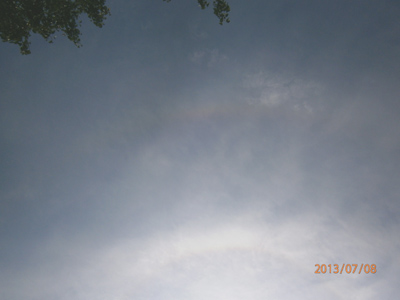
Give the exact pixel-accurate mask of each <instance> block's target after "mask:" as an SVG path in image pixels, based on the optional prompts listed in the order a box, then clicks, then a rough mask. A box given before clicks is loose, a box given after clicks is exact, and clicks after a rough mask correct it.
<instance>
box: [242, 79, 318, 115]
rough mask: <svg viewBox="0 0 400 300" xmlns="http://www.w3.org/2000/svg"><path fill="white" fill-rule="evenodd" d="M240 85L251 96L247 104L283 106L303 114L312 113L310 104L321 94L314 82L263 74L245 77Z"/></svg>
mask: <svg viewBox="0 0 400 300" xmlns="http://www.w3.org/2000/svg"><path fill="white" fill-rule="evenodd" d="M242 85H243V88H244V89H245V90H247V92H248V94H250V95H251V96H248V98H247V101H248V102H249V103H253V104H261V105H265V106H267V107H277V106H282V105H285V106H287V107H288V108H290V109H293V110H295V111H302V112H305V113H312V112H313V111H314V107H313V104H312V103H314V102H315V101H316V100H318V97H319V96H320V95H321V92H322V86H321V85H320V84H318V83H316V82H307V81H304V80H301V79H297V78H295V77H294V76H278V75H273V74H268V73H264V72H258V73H254V74H247V75H245V76H244V79H243V83H242Z"/></svg>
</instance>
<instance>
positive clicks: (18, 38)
mask: <svg viewBox="0 0 400 300" xmlns="http://www.w3.org/2000/svg"><path fill="white" fill-rule="evenodd" d="M163 1H166V2H171V0H163ZM105 2H106V0H0V37H1V39H2V41H3V42H9V43H13V44H17V45H18V46H19V47H20V51H21V53H22V54H30V53H31V51H30V50H29V45H30V42H29V38H30V36H31V33H32V32H33V33H37V34H40V35H41V36H42V37H43V38H44V39H45V40H46V41H48V42H49V43H52V42H53V40H54V39H55V33H56V32H62V33H63V35H66V36H67V38H68V39H69V40H71V41H72V42H73V43H74V44H75V45H76V46H77V47H80V46H81V43H80V41H81V40H80V35H81V32H80V30H79V28H80V26H81V23H82V21H81V20H80V16H81V15H82V14H86V15H87V16H88V18H89V20H90V21H91V22H92V23H93V24H94V25H96V26H97V27H100V28H101V27H102V26H103V25H104V21H105V20H106V18H107V16H109V15H110V9H109V8H108V7H107V6H106V3H105ZM197 2H198V3H199V5H200V7H201V8H202V9H205V8H206V7H208V6H209V4H210V3H209V2H208V1H206V0H197ZM213 7H214V14H215V15H216V16H217V17H218V19H219V24H221V25H222V24H223V23H224V22H226V23H229V21H230V20H229V17H228V14H229V11H230V7H229V5H228V3H227V2H226V1H225V0H214V1H213Z"/></svg>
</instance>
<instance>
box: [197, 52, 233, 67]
mask: <svg viewBox="0 0 400 300" xmlns="http://www.w3.org/2000/svg"><path fill="white" fill-rule="evenodd" d="M228 59H229V58H228V56H227V55H225V54H221V53H220V51H219V50H218V49H211V50H210V49H206V50H197V51H194V52H193V53H191V54H190V55H189V60H190V61H191V62H193V63H195V64H199V65H206V66H207V67H208V68H212V67H215V66H217V65H219V64H221V63H223V62H225V61H227V60H228Z"/></svg>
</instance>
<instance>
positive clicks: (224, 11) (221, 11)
mask: <svg viewBox="0 0 400 300" xmlns="http://www.w3.org/2000/svg"><path fill="white" fill-rule="evenodd" d="M164 1H166V2H171V0H164ZM197 2H198V3H199V5H200V7H201V9H205V8H206V7H208V6H209V5H210V2H208V1H206V0H197ZM213 6H214V15H216V16H217V17H218V19H219V24H220V25H222V24H223V23H224V22H226V23H229V22H230V20H229V12H230V11H231V8H230V7H229V4H228V2H226V1H225V0H214V1H213Z"/></svg>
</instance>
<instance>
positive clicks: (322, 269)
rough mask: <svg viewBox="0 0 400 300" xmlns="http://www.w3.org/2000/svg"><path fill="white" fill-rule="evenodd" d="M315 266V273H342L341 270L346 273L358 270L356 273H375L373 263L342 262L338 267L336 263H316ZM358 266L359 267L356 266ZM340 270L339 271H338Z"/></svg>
mask: <svg viewBox="0 0 400 300" xmlns="http://www.w3.org/2000/svg"><path fill="white" fill-rule="evenodd" d="M315 267H316V268H317V269H316V270H315V272H314V273H315V274H326V273H328V274H332V273H333V274H342V273H343V271H344V272H346V273H347V274H354V273H356V272H357V269H359V270H358V272H357V273H358V274H361V273H365V274H369V273H372V274H375V273H376V265H375V264H371V265H370V264H361V265H359V264H342V266H341V267H340V266H339V265H338V264H333V265H331V264H329V265H326V264H322V265H321V264H316V265H315ZM358 267H359V268H358ZM339 270H340V271H339Z"/></svg>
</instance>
